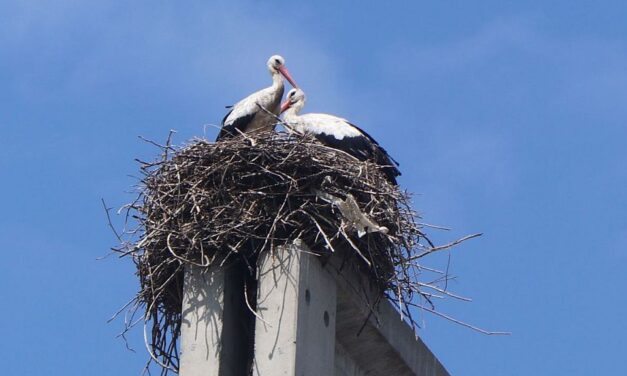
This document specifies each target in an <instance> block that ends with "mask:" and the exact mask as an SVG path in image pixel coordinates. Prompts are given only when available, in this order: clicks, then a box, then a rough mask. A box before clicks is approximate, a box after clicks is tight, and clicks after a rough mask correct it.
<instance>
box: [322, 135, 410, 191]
mask: <svg viewBox="0 0 627 376" xmlns="http://www.w3.org/2000/svg"><path fill="white" fill-rule="evenodd" d="M351 126H353V127H355V126H354V125H352V124H351ZM355 128H356V129H357V130H359V131H360V132H361V133H362V136H356V137H344V138H342V139H337V138H336V137H334V136H332V135H328V134H326V133H319V134H315V137H316V138H317V139H318V140H320V142H322V143H323V144H325V145H327V146H330V147H332V148H334V149H338V150H342V151H344V152H346V153H348V154H350V155H352V156H353V157H355V158H357V159H359V160H360V161H373V162H375V163H376V164H377V165H379V166H381V172H383V174H384V175H385V177H386V178H387V179H388V181H389V182H390V183H392V184H394V185H396V184H397V182H396V177H397V176H400V175H401V172H400V171H399V170H398V168H397V167H396V166H398V162H396V161H395V160H394V159H392V157H390V156H389V155H388V153H387V152H386V151H385V149H383V148H382V147H381V146H380V145H379V144H378V143H377V141H375V140H374V139H373V138H372V137H370V135H369V134H368V133H366V132H364V131H363V130H361V129H359V128H358V127H355Z"/></svg>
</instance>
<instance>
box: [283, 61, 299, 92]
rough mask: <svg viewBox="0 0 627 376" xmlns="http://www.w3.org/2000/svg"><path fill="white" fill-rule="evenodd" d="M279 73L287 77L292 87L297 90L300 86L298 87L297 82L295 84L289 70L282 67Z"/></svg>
mask: <svg viewBox="0 0 627 376" xmlns="http://www.w3.org/2000/svg"><path fill="white" fill-rule="evenodd" d="M278 70H279V72H281V74H282V75H283V77H285V79H286V80H288V81H289V82H290V85H292V87H295V88H297V87H298V85H296V82H294V79H293V78H292V75H291V74H290V72H289V71H288V70H287V68H285V66H283V65H282V66H280V67H279V68H278Z"/></svg>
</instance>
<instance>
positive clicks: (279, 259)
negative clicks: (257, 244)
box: [253, 243, 337, 376]
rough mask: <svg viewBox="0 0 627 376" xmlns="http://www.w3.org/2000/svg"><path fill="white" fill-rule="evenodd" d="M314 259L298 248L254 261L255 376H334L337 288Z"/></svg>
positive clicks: (297, 246)
mask: <svg viewBox="0 0 627 376" xmlns="http://www.w3.org/2000/svg"><path fill="white" fill-rule="evenodd" d="M319 259H320V257H319V256H316V255H314V254H312V253H311V252H309V250H308V249H306V248H305V247H303V246H302V245H300V244H298V243H297V244H294V245H292V246H288V247H284V248H282V249H280V250H278V251H277V252H276V253H275V254H274V255H271V254H269V253H267V254H264V255H262V257H261V259H260V260H259V282H258V297H257V314H258V315H259V317H258V318H257V320H256V323H255V360H254V366H253V374H254V375H258V376H274V375H283V376H293V375H299V376H317V375H333V373H334V371H333V369H334V356H335V307H336V300H337V296H336V284H335V281H334V280H333V278H332V277H331V275H330V274H328V273H325V272H324V270H323V267H322V263H321V262H320V260H319Z"/></svg>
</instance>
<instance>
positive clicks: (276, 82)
mask: <svg viewBox="0 0 627 376" xmlns="http://www.w3.org/2000/svg"><path fill="white" fill-rule="evenodd" d="M270 74H271V75H272V87H273V88H275V89H280V88H282V87H283V76H282V75H281V73H279V71H277V70H276V69H272V70H270Z"/></svg>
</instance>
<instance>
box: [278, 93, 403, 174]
mask: <svg viewBox="0 0 627 376" xmlns="http://www.w3.org/2000/svg"><path fill="white" fill-rule="evenodd" d="M305 100H306V97H305V93H304V92H303V91H302V90H301V89H298V88H294V89H292V90H290V91H289V93H287V99H286V101H285V102H284V103H283V105H282V106H281V113H284V115H283V118H284V119H285V122H286V123H287V126H288V127H289V128H291V130H293V131H295V132H297V133H300V134H311V135H313V136H314V137H315V138H317V139H318V140H319V141H320V142H322V143H323V144H325V145H327V146H329V147H331V148H334V149H338V150H342V151H344V152H346V153H348V154H350V155H352V156H353V157H355V158H357V159H358V160H360V161H372V162H374V163H376V164H377V165H379V166H380V167H381V171H382V172H383V174H384V175H385V177H386V178H387V180H388V181H389V182H390V183H392V184H393V185H397V183H396V177H397V176H400V175H401V172H400V171H399V170H398V168H397V166H398V162H396V161H395V160H394V159H393V158H392V157H390V155H389V154H388V153H387V152H386V151H385V149H383V148H382V147H381V146H380V145H379V144H378V143H377V141H375V139H374V138H372V137H371V136H370V135H369V134H368V133H366V132H365V131H363V130H362V129H359V128H358V127H357V126H355V125H354V124H351V123H349V122H348V120H346V119H343V118H340V117H337V116H333V115H328V114H315V113H310V114H304V115H299V113H300V111H301V110H302V109H303V107H304V106H305Z"/></svg>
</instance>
